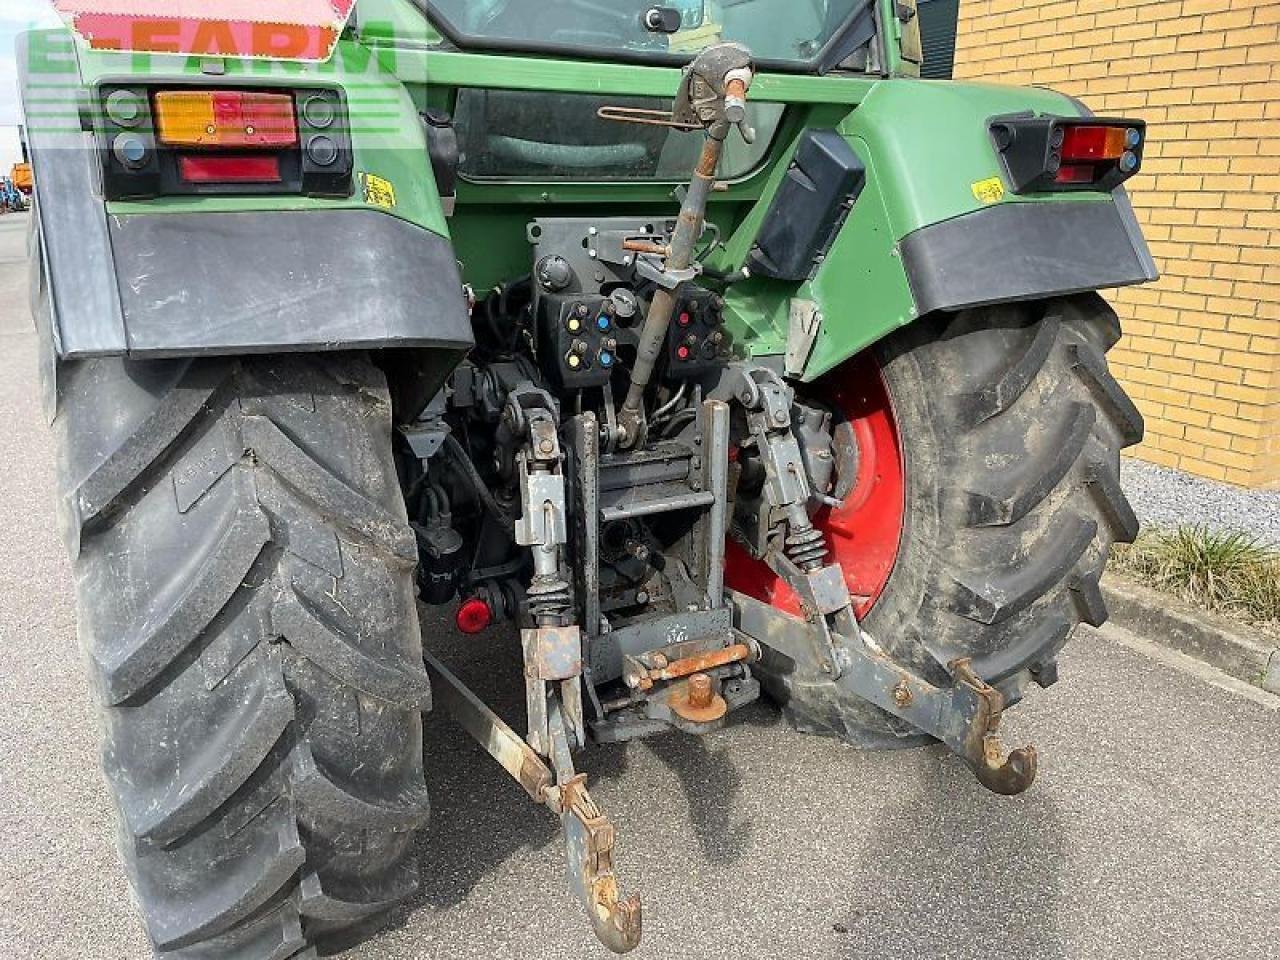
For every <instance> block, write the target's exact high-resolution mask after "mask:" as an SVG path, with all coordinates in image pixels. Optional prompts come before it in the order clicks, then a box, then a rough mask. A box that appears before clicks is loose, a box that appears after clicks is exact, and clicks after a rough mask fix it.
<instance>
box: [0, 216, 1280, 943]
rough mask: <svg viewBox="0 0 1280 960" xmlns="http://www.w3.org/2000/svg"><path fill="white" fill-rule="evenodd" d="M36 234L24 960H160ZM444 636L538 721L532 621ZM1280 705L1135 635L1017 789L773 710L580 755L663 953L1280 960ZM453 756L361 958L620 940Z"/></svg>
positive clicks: (0, 803)
mask: <svg viewBox="0 0 1280 960" xmlns="http://www.w3.org/2000/svg"><path fill="white" fill-rule="evenodd" d="M25 231H26V218H25V217H19V216H10V217H3V218H0V465H2V466H0V516H2V517H3V527H0V712H2V714H0V715H2V716H3V722H0V957H3V958H4V960H118V958H119V960H144V958H147V957H149V956H150V954H149V952H148V950H147V948H146V943H145V939H144V937H143V935H142V933H141V930H140V927H139V925H138V923H137V921H136V920H135V916H134V911H133V907H132V905H131V903H130V900H129V894H128V888H127V885H126V882H125V879H124V876H123V873H122V871H121V870H120V868H119V866H118V865H117V862H116V858H115V851H114V847H113V836H114V834H115V825H114V816H113V813H112V810H111V805H110V798H109V797H108V795H107V792H106V789H105V787H104V786H103V784H102V781H101V778H100V776H99V774H98V771H97V762H96V750H97V744H96V741H97V719H96V712H95V710H94V709H93V707H92V706H91V703H90V700H89V694H88V690H87V686H86V683H85V681H84V678H83V675H82V672H81V654H80V651H79V647H78V645H77V643H76V637H75V612H74V608H73V604H72V599H71V587H70V575H69V572H68V566H67V563H66V561H65V558H64V553H63V549H62V546H61V543H60V541H59V539H58V537H57V533H56V529H55V520H54V506H53V479H52V477H53V454H52V450H51V445H50V441H49V435H48V432H47V430H46V427H45V423H44V421H43V419H42V413H41V407H40V403H39V391H38V387H37V377H36V343H35V337H34V335H33V333H32V330H31V322H30V319H29V316H28V313H27V306H26V298H27V295H26V290H25V284H26V267H25V260H24V258H25ZM426 635H427V637H428V638H429V640H430V642H431V643H432V645H433V646H434V647H435V648H436V649H438V650H439V651H440V652H441V653H442V654H443V655H444V656H445V657H446V658H447V659H448V660H450V661H451V662H452V663H454V664H455V666H456V667H457V669H458V672H459V673H460V674H461V675H462V676H463V677H464V678H467V679H469V680H471V681H473V682H474V683H475V686H476V688H477V689H478V690H479V691H480V692H481V693H482V694H483V695H485V696H486V697H489V698H492V699H493V700H494V701H495V702H496V703H498V704H499V705H500V706H501V709H502V710H503V712H504V713H506V714H507V715H508V717H509V718H510V719H513V720H516V719H518V711H519V708H520V696H521V693H520V687H519V683H520V676H519V670H518V667H517V666H516V663H515V659H514V658H515V656H516V647H515V644H514V638H513V637H511V636H510V635H498V636H495V637H488V638H485V639H474V638H471V639H467V638H462V637H459V636H457V635H455V634H454V633H453V632H452V631H451V630H450V629H449V627H448V626H447V625H446V624H445V623H444V622H443V621H441V622H439V623H437V622H434V621H430V622H428V624H427V628H426ZM1278 707H1280V698H1274V697H1270V696H1268V695H1266V694H1263V693H1260V692H1258V691H1253V690H1251V689H1249V688H1247V687H1244V686H1243V685H1241V684H1237V683H1235V682H1234V681H1230V680H1229V679H1227V678H1225V677H1224V676H1222V675H1218V674H1215V673H1214V672H1213V671H1211V670H1209V669H1208V668H1204V667H1201V666H1199V665H1197V664H1196V663H1195V662H1194V661H1189V660H1185V659H1183V658H1181V657H1180V656H1177V655H1174V654H1166V653H1161V652H1160V650H1159V649H1158V648H1155V647H1151V646H1149V645H1148V644H1147V643H1146V642H1144V641H1143V640H1141V639H1140V638H1136V637H1133V636H1132V635H1128V634H1126V633H1124V632H1123V631H1121V630H1119V629H1116V628H1110V627H1109V628H1105V629H1104V630H1103V631H1101V632H1097V631H1090V630H1085V631H1082V633H1081V634H1080V635H1078V636H1077V638H1076V639H1075V641H1074V642H1073V643H1072V645H1071V646H1070V647H1069V648H1068V650H1067V652H1066V653H1065V654H1064V656H1063V660H1062V680H1061V682H1060V683H1059V684H1058V685H1057V686H1056V687H1054V688H1053V689H1051V690H1049V691H1046V692H1043V693H1040V692H1036V693H1035V694H1033V695H1032V696H1031V698H1030V699H1029V700H1028V701H1027V702H1026V703H1024V704H1023V705H1021V707H1019V709H1018V710H1017V711H1016V712H1014V713H1012V714H1011V715H1010V716H1009V718H1008V719H1007V721H1006V729H1007V736H1008V739H1009V740H1010V741H1026V740H1030V741H1034V742H1035V743H1036V745H1037V746H1038V748H1039V750H1040V756H1041V773H1040V780H1039V782H1038V783H1037V784H1036V785H1035V786H1034V787H1033V788H1032V790H1031V791H1030V792H1029V793H1027V794H1026V795H1024V796H1022V797H1019V798H1015V799H1003V798H999V797H995V796H992V795H990V794H987V793H985V792H983V791H982V789H981V788H979V787H978V786H977V785H976V784H975V783H974V782H973V780H972V778H971V777H970V776H969V775H968V773H967V772H966V771H965V770H964V768H963V767H962V766H961V765H960V764H958V763H957V762H956V761H955V760H954V759H952V758H951V757H949V756H947V755H946V754H945V753H944V752H942V751H940V750H938V749H930V750H921V751H912V752H905V753H895V754H863V753H858V752H856V751H853V750H851V749H848V748H845V747H842V746H841V745H839V744H836V743H833V742H831V741H826V740H821V739H815V738H810V737H802V736H800V735H798V734H796V733H794V732H792V731H791V730H790V729H789V728H788V727H787V726H786V725H785V724H784V723H783V721H782V720H781V718H780V717H779V715H778V714H777V712H776V711H775V710H774V709H772V708H771V707H769V706H766V705H757V706H756V707H753V708H751V709H749V710H747V711H744V712H743V713H742V714H741V715H740V716H739V719H738V720H737V721H736V722H735V723H733V724H732V725H731V726H730V727H728V728H727V729H725V730H723V731H721V732H718V733H716V734H714V735H712V736H709V737H706V738H703V739H692V738H686V737H680V736H671V737H663V738H659V739H655V740H651V741H647V742H642V743H633V744H629V745H627V746H625V747H610V748H602V747H601V748H594V749H592V750H590V751H588V752H587V753H586V754H585V755H584V756H583V766H584V767H585V768H586V769H587V770H588V771H590V773H591V774H592V785H593V793H594V795H595V797H596V799H597V800H598V801H599V802H600V803H601V805H602V806H603V807H604V809H605V810H606V811H607V812H608V813H609V814H610V816H611V817H612V818H613V820H614V822H615V823H616V824H617V827H618V834H619V841H618V842H619V853H618V856H619V867H620V870H621V872H622V876H623V878H624V882H625V884H626V886H627V889H634V890H638V891H640V892H641V893H642V894H643V896H644V898H645V910H646V916H645V943H644V945H642V946H641V948H640V949H639V950H638V951H637V952H636V954H634V956H635V957H637V958H640V960H643V958H664V960H713V958H726V960H727V958H741V957H753V958H771V957H784V956H785V957H800V958H815V960H817V958H824V960H825V958H843V960H853V958H860V960H861V958H866V960H881V958H883V960H895V958H911V960H918V958H974V960H977V958H983V960H987V958H990V957H999V958H1001V960H1059V958H1062V960H1066V958H1071V960H1100V958H1117V960H1121V958H1122V960H1142V958H1153V960H1154V958H1159V960H1181V958H1187V960H1190V958H1197V960H1198V958H1206V957H1207V958H1214V960H1226V958H1236V957H1239V958H1250V960H1262V958H1271V957H1280V913H1278V912H1277V903H1278V902H1280V712H1278V710H1277V708H1278ZM426 751H427V762H428V765H429V774H428V776H429V781H430V786H431V789H432V792H433V796H434V801H435V807H434V810H435V812H434V817H433V819H432V822H431V824H430V826H429V827H428V828H427V829H426V831H425V832H424V834H423V836H422V839H421V842H420V847H421V853H422V864H423V890H422V894H421V896H420V897H419V898H418V899H417V900H416V901H415V902H414V903H413V904H412V905H410V907H409V908H408V909H406V910H404V911H402V912H401V913H399V914H398V915H397V916H396V917H394V918H392V921H391V923H390V925H389V926H384V927H383V928H382V929H381V931H380V932H378V933H376V934H375V935H374V936H373V938H372V939H370V940H368V941H366V942H365V943H363V944H360V945H357V946H355V947H353V948H351V949H350V950H349V951H348V952H346V953H343V954H342V955H341V956H342V957H343V958H344V960H428V958H440V960H445V958H448V960H471V958H474V960H497V958H519V960H525V958H529V960H533V958H539V960H541V958H591V957H603V956H605V954H604V951H603V950H602V948H600V947H598V946H596V944H595V941H594V940H593V938H592V937H591V935H590V934H589V932H588V931H587V927H586V924H585V922H584V921H583V919H582V917H581V916H580V914H579V911H578V908H577V906H576V905H575V904H574V902H573V901H572V900H571V898H570V897H569V895H568V893H567V892H566V889H565V883H564V871H563V866H562V854H561V850H560V846H559V842H558V836H557V831H556V828H555V825H554V824H553V823H552V821H551V819H550V817H549V816H548V815H547V814H546V813H545V812H544V811H542V810H540V809H536V808H534V807H532V805H530V804H529V803H528V801H526V800H525V798H524V794H523V793H522V792H521V791H520V790H519V788H517V787H516V786H515V785H514V784H513V783H510V782H508V781H507V780H506V779H505V778H504V777H503V776H502V775H500V774H499V773H498V771H497V768H496V767H495V766H494V765H493V764H492V763H491V762H490V761H489V760H488V758H487V757H485V756H484V755H483V754H482V753H481V752H480V750H479V749H478V748H477V747H476V746H474V745H473V744H472V743H471V742H470V741H469V740H468V739H467V738H466V737H465V736H464V735H463V734H462V733H461V732H460V731H459V729H458V728H457V727H456V726H454V725H453V723H452V722H451V721H449V720H448V719H447V718H445V717H434V718H432V719H431V720H430V722H429V723H428V727H427V742H426Z"/></svg>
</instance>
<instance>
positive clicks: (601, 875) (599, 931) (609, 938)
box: [557, 774, 643, 953]
mask: <svg viewBox="0 0 1280 960" xmlns="http://www.w3.org/2000/svg"><path fill="white" fill-rule="evenodd" d="M557 792H558V794H559V799H560V806H561V814H560V822H561V824H562V825H563V827H564V837H565V850H566V853H567V855H568V859H569V882H570V884H571V885H572V886H573V888H574V892H575V893H576V894H577V895H578V899H579V900H581V901H582V903H583V905H584V906H585V907H586V909H587V917H588V918H589V919H590V921H591V928H592V929H593V930H594V931H595V934H596V937H597V938H598V939H599V941H600V942H601V943H603V944H604V945H605V946H606V947H608V948H609V949H610V950H612V951H613V952H614V953H627V952H629V951H631V950H634V949H635V948H636V947H638V946H639V945H640V936H641V930H642V926H643V911H642V908H641V906H640V898H639V897H638V896H637V895H635V894H631V895H630V896H627V897H624V896H622V894H621V892H620V890H619V889H618V878H617V876H616V875H615V874H614V870H613V849H614V841H615V839H616V838H615V831H614V828H613V824H612V823H610V822H609V819H608V818H607V817H606V816H605V815H604V814H603V813H601V812H600V808H599V807H598V806H596V803H595V801H594V800H592V799H591V795H590V794H589V793H588V792H587V778H586V776H585V775H584V774H583V775H579V776H577V777H574V778H573V779H572V780H570V781H569V782H568V783H566V784H564V785H563V786H561V787H558V788H557Z"/></svg>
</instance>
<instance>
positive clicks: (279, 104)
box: [155, 90, 298, 149]
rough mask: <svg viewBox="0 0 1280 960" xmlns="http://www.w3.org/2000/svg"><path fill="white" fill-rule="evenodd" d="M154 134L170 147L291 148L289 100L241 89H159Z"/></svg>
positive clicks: (293, 125) (293, 124) (293, 128)
mask: <svg viewBox="0 0 1280 960" xmlns="http://www.w3.org/2000/svg"><path fill="white" fill-rule="evenodd" d="M155 110H156V134H157V138H158V139H159V141H160V142H161V143H163V144H165V145H166V146H170V147H211V148H224V149H225V148H249V147H263V148H268V149H270V148H273V147H292V146H293V145H294V144H296V143H297V142H298V124H297V121H296V119H295V118H294V106H293V97H292V96H290V95H287V94H279V93H254V92H251V91H249V92H246V91H243V90H225V91H205V90H163V91H161V92H160V93H157V94H156V96H155Z"/></svg>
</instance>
